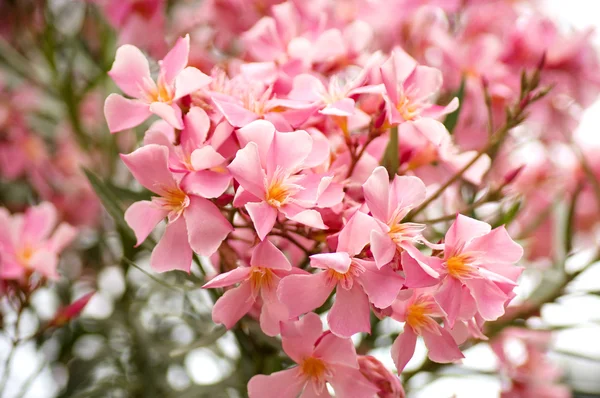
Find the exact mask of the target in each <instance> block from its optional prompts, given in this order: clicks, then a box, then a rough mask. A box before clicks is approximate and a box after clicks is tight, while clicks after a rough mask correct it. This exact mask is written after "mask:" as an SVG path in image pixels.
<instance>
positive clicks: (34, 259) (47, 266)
mask: <svg viewBox="0 0 600 398" xmlns="http://www.w3.org/2000/svg"><path fill="white" fill-rule="evenodd" d="M29 266H30V267H31V269H33V270H35V271H37V272H39V273H40V274H42V275H44V276H45V277H46V278H48V279H51V280H57V279H58V272H57V271H56V267H57V266H58V256H57V255H56V253H53V252H51V251H49V250H45V249H41V250H36V251H35V253H33V256H31V259H30V260H29Z"/></svg>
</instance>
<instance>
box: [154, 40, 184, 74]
mask: <svg viewBox="0 0 600 398" xmlns="http://www.w3.org/2000/svg"><path fill="white" fill-rule="evenodd" d="M189 54H190V35H185V37H178V38H177V41H176V42H175V45H174V46H173V48H171V49H170V50H169V52H168V53H167V55H165V57H164V58H163V59H162V61H160V62H159V64H160V70H161V73H162V75H163V77H164V79H165V81H166V83H168V84H172V83H173V81H174V80H175V78H176V77H177V75H178V74H179V73H180V72H181V71H182V70H183V68H185V66H186V65H187V64H188V56H189Z"/></svg>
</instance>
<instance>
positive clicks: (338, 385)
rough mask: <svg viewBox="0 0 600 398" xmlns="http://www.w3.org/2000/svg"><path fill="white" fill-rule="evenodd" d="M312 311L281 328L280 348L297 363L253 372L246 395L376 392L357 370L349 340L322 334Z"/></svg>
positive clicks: (292, 397) (271, 397) (355, 397)
mask: <svg viewBox="0 0 600 398" xmlns="http://www.w3.org/2000/svg"><path fill="white" fill-rule="evenodd" d="M322 327H323V325H322V323H321V320H320V319H319V316H318V315H317V314H315V313H312V312H311V313H310V314H306V315H305V316H304V317H303V318H302V319H301V320H299V321H296V322H289V323H286V324H284V325H282V327H281V337H282V344H283V350H284V351H285V353H286V354H287V355H288V356H289V357H290V358H292V359H293V360H294V362H296V363H297V364H298V366H295V367H293V368H290V369H286V370H282V371H280V372H275V373H273V374H271V375H269V376H265V375H257V376H254V377H253V378H252V379H250V382H249V383H248V395H249V396H250V398H296V397H298V396H299V395H300V394H302V397H331V395H330V394H329V392H328V391H327V387H326V383H329V384H330V385H331V386H332V387H333V389H334V391H335V394H336V397H352V398H371V397H373V396H374V395H375V394H376V393H377V388H376V387H375V386H374V385H372V384H371V383H370V382H369V381H368V380H367V379H366V378H365V377H364V376H363V375H362V374H361V373H360V370H359V367H358V363H357V359H356V350H355V349H354V345H353V344H352V340H350V339H343V338H340V337H337V336H335V335H334V334H332V333H329V332H325V333H322Z"/></svg>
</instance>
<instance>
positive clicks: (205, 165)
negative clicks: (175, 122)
mask: <svg viewBox="0 0 600 398" xmlns="http://www.w3.org/2000/svg"><path fill="white" fill-rule="evenodd" d="M183 125H184V126H183V130H181V134H180V135H179V145H173V140H174V139H175V132H174V130H173V127H171V126H170V125H169V124H168V123H166V122H164V121H162V120H161V121H158V122H156V123H154V124H153V125H152V126H151V127H150V129H149V130H148V131H147V132H146V136H145V138H144V143H145V144H159V145H164V146H166V147H167V148H168V149H169V169H170V170H171V171H172V172H174V173H184V177H183V178H184V179H185V185H186V186H187V187H188V189H189V190H190V191H193V192H194V193H195V194H197V195H200V196H202V197H204V198H216V197H219V196H221V195H222V194H223V192H225V191H226V190H227V188H228V187H229V184H230V183H231V175H230V174H229V172H228V171H227V169H226V167H225V158H224V157H223V156H222V155H221V154H220V153H219V152H217V150H216V148H214V147H213V146H212V145H210V144H209V143H208V142H207V138H208V133H209V130H210V119H209V118H208V115H207V114H206V112H205V111H204V110H202V109H201V108H198V107H192V108H191V109H190V111H189V112H188V113H187V114H186V115H185V116H184V117H183Z"/></svg>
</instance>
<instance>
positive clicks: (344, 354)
mask: <svg viewBox="0 0 600 398" xmlns="http://www.w3.org/2000/svg"><path fill="white" fill-rule="evenodd" d="M313 355H314V356H315V357H317V358H320V359H322V360H324V361H325V362H327V363H331V364H338V365H344V366H346V367H350V368H355V369H358V362H357V359H356V349H355V348H354V343H352V340H351V339H349V338H342V337H339V336H336V335H334V334H333V333H331V332H325V334H324V335H323V337H321V338H320V339H319V342H318V343H317V346H316V348H315V351H314V353H313Z"/></svg>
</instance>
